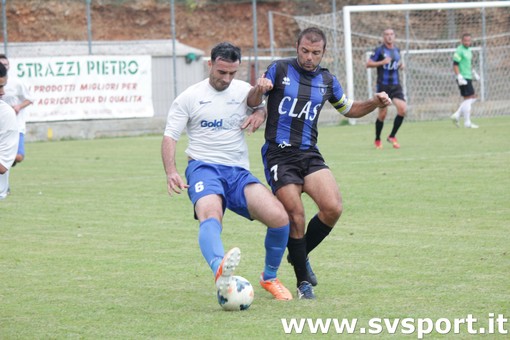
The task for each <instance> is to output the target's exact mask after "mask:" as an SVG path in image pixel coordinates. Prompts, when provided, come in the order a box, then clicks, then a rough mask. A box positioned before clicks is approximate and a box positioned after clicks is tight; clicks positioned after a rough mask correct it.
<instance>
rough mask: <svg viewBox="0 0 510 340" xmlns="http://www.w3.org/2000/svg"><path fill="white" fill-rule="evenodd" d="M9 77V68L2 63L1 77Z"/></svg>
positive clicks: (0, 68)
mask: <svg viewBox="0 0 510 340" xmlns="http://www.w3.org/2000/svg"><path fill="white" fill-rule="evenodd" d="M4 77H7V68H6V67H5V66H4V64H2V63H0V78H4Z"/></svg>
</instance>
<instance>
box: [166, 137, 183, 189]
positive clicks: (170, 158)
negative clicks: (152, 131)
mask: <svg viewBox="0 0 510 340" xmlns="http://www.w3.org/2000/svg"><path fill="white" fill-rule="evenodd" d="M176 145H177V141H176V140H175V139H173V138H171V137H168V136H164V137H163V141H162V142H161V157H162V158H163V166H164V168H165V173H166V181H167V189H168V194H169V195H170V196H172V195H173V193H176V194H180V193H181V192H182V190H184V189H187V188H188V187H189V185H187V184H185V183H184V181H183V180H182V178H181V176H180V175H179V172H177V166H176V164H175V146H176Z"/></svg>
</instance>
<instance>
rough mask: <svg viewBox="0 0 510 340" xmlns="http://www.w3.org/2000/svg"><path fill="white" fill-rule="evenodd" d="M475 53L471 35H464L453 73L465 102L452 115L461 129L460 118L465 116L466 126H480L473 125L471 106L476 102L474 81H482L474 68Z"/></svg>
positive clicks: (457, 52) (457, 51)
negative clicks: (472, 49)
mask: <svg viewBox="0 0 510 340" xmlns="http://www.w3.org/2000/svg"><path fill="white" fill-rule="evenodd" d="M472 60H473V52H472V51H471V34H469V33H464V34H463V35H462V44H461V45H459V46H458V47H457V50H456V51H455V54H454V55H453V72H455V75H456V77H457V84H458V85H459V89H460V95H461V96H462V97H464V100H463V101H462V103H461V104H460V106H459V108H458V109H457V111H455V113H454V114H452V115H451V117H450V118H451V119H452V121H453V123H454V124H455V125H456V126H457V127H459V118H460V116H461V115H464V126H465V127H467V128H472V129H477V128H478V125H476V124H473V123H471V105H472V104H473V103H474V102H475V101H476V96H475V89H474V88H473V83H472V80H473V78H474V79H475V80H480V76H478V74H477V73H476V71H475V70H474V69H473V68H472Z"/></svg>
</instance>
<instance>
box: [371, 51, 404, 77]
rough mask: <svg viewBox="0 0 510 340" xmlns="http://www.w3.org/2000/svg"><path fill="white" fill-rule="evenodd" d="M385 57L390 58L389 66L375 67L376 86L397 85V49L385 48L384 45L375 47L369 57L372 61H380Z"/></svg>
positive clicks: (398, 55)
mask: <svg viewBox="0 0 510 340" xmlns="http://www.w3.org/2000/svg"><path fill="white" fill-rule="evenodd" d="M386 57H390V58H391V62H390V63H389V64H386V65H383V66H379V67H377V84H378V85H399V84H400V80H399V75H398V68H399V63H400V49H398V48H397V47H394V48H387V47H386V46H385V45H384V44H383V45H381V46H379V47H377V48H376V49H375V50H374V53H372V55H371V56H370V59H372V60H373V61H381V60H384V59H385V58H386Z"/></svg>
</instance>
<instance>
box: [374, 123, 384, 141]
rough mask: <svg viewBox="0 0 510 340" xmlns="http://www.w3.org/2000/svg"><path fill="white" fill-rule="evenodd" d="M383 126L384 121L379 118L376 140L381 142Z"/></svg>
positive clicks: (376, 125)
mask: <svg viewBox="0 0 510 340" xmlns="http://www.w3.org/2000/svg"><path fill="white" fill-rule="evenodd" d="M383 126H384V122H383V121H382V120H379V118H377V119H376V120H375V140H381V132H382V128H383Z"/></svg>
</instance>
